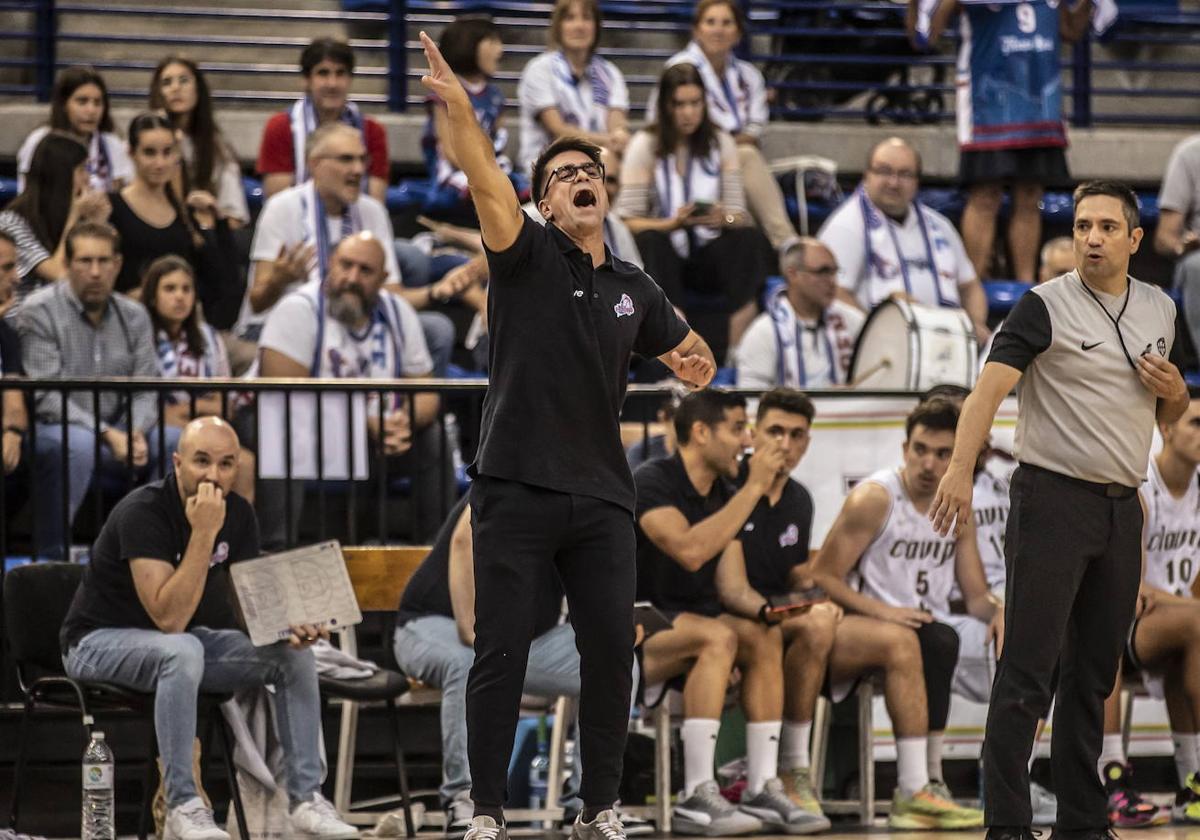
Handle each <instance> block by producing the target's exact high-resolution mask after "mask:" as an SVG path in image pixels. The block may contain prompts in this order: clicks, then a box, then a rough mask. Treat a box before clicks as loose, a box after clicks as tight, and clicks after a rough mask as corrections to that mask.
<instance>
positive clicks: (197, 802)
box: [163, 796, 230, 840]
mask: <svg viewBox="0 0 1200 840" xmlns="http://www.w3.org/2000/svg"><path fill="white" fill-rule="evenodd" d="M163 840H230V837H229V834H228V832H226V831H224V830H222V829H221V827H220V826H218V825H217V823H216V821H215V820H214V819H213V812H212V809H211V808H209V807H208V806H207V805H205V804H204V800H203V799H201V798H200V797H199V796H193V797H192V798H191V799H189V800H188V801H187V802H184V803H183V804H182V805H176V806H175V807H174V808H171V809H170V810H169V811H167V820H166V822H165V823H164V824H163Z"/></svg>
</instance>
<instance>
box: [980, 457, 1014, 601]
mask: <svg viewBox="0 0 1200 840" xmlns="http://www.w3.org/2000/svg"><path fill="white" fill-rule="evenodd" d="M1008 506H1009V501H1008V482H1007V481H1005V480H1004V479H1003V478H997V477H996V476H994V475H992V474H991V473H989V472H988V471H987V470H982V471H980V473H979V475H977V476H976V477H975V494H974V499H973V500H972V502H971V507H972V509H973V510H974V511H975V542H976V543H977V544H978V546H979V559H980V560H982V561H983V574H984V576H985V577H986V578H987V585H988V589H992V590H995V589H1004V581H1005V579H1006V577H1007V571H1006V570H1005V567H1004V529H1005V527H1006V526H1007V525H1008Z"/></svg>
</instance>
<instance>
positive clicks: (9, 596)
mask: <svg viewBox="0 0 1200 840" xmlns="http://www.w3.org/2000/svg"><path fill="white" fill-rule="evenodd" d="M83 570H84V567H83V566H80V565H79V564H77V563H32V564H30V565H28V566H18V567H17V568H15V569H13V570H12V571H11V572H9V573H8V574H6V575H5V576H4V632H5V636H6V637H7V639H8V646H9V650H10V651H11V653H12V658H13V661H14V662H15V663H16V665H17V668H18V669H19V670H20V671H21V672H22V677H23V678H24V677H25V676H44V675H46V674H61V673H62V672H63V665H62V650H61V649H60V648H59V644H58V631H59V630H60V629H61V628H62V625H63V621H64V620H65V619H66V617H67V610H68V609H70V606H71V600H72V599H73V598H74V597H75V590H77V589H78V588H79V581H80V580H81V579H82V578H83ZM31 669H36V670H37V671H38V672H41V673H36V674H35V673H31ZM26 684H28V683H26Z"/></svg>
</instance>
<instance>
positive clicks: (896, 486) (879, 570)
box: [857, 469, 957, 615]
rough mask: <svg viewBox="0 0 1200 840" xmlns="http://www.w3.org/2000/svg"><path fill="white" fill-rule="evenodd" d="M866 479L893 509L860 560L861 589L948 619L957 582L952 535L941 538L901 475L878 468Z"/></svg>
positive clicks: (901, 604)
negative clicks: (882, 492) (880, 490)
mask: <svg viewBox="0 0 1200 840" xmlns="http://www.w3.org/2000/svg"><path fill="white" fill-rule="evenodd" d="M863 480H864V481H870V482H874V483H875V484H879V485H882V486H883V487H884V489H886V490H887V491H888V494H889V495H890V496H891V497H892V506H891V509H890V510H889V511H888V515H887V519H886V520H885V521H884V524H883V527H882V528H881V529H880V531H879V534H878V536H876V537H875V539H874V540H872V541H871V544H870V545H868V546H867V549H866V551H864V552H863V555H862V557H861V558H859V561H858V566H857V571H858V575H859V578H860V585H859V591H860V592H862V593H863V594H864V595H867V596H870V597H871V598H874V599H876V600H877V601H882V602H883V603H885V604H889V605H891V606H893V607H908V608H910V609H924V610H928V611H930V612H932V613H933V614H934V615H948V614H949V612H950V593H951V591H952V590H953V589H954V585H955V582H956V577H955V568H954V558H955V555H956V554H957V540H956V539H955V537H954V534H950V535H948V536H945V537H943V536H941V535H940V534H938V532H937V531H935V530H933V523H932V522H930V521H929V517H928V516H927V515H926V514H924V513H921V512H920V511H918V510H917V509H916V507H915V506H914V505H913V503H912V500H911V499H909V498H908V494H907V493H906V492H904V485H903V483H902V482H901V481H900V471H899V470H896V469H889V470H880V471H879V472H877V473H873V474H872V475H870V476H868V477H867V478H865V479H863Z"/></svg>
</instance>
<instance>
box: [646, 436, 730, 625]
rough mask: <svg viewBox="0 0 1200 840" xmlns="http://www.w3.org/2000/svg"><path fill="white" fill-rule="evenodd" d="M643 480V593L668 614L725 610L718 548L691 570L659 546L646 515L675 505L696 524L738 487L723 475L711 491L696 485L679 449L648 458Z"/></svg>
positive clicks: (711, 614)
mask: <svg viewBox="0 0 1200 840" xmlns="http://www.w3.org/2000/svg"><path fill="white" fill-rule="evenodd" d="M634 481H635V483H636V484H637V514H636V519H637V522H638V527H637V568H638V598H639V599H640V600H646V601H650V602H651V603H653V604H654V605H655V606H656V607H658V608H659V609H660V610H663V611H665V612H668V613H680V612H690V613H698V614H699V615H707V616H715V615H718V614H719V613H720V612H721V599H720V597H718V595H717V580H716V575H717V561H718V560H720V559H721V552H717V553H716V554H715V555H713V557H712V558H711V559H709V560H708V561H707V562H706V563H705V564H704V565H703V566H701V567H700V568H699V569H697V570H696V571H694V572H689V571H688V570H687V569H685V568H683V566H681V565H679V563H677V562H676V561H675V560H674V559H673V558H671V557H670V556H668V555H667V554H666V553H665V552H663V551H662V549H660V548H659V547H658V546H656V545H655V544H654V543H653V542H652V541H651V540H650V538H649V537H647V536H646V533H645V532H644V531H643V530H642V525H641V522H642V516H643V515H644V514H645V513H647V512H648V511H651V510H655V509H656V508H664V507H673V508H675V509H676V510H678V511H679V512H680V513H682V514H683V518H684V519H686V520H687V521H688V524H689V525H695V524H696V523H697V522H700V521H702V520H704V519H707V518H708V517H710V516H712V515H713V514H714V513H716V512H717V511H719V510H720V509H721V508H723V507H725V505H726V504H728V502H729V500H730V499H731V498H733V494H734V493H736V492H737V489H736V488H735V487H734V486H733V484H732V483H730V482H728V481H726V480H725V479H723V478H718V479H717V480H716V481H714V482H713V486H712V488H711V489H710V490H709V491H708V495H707V496H701V495H700V493H699V491H697V490H696V487H695V485H694V484H692V481H691V479H690V478H688V474H687V470H685V469H684V467H683V459H682V458H680V457H679V453H678V452H676V453H675V454H674V455H672V456H671V457H670V458H659V459H656V460H654V461H647V462H646V463H644V464H642V465H641V466H640V467H638V471H637V473H635V474H634Z"/></svg>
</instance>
